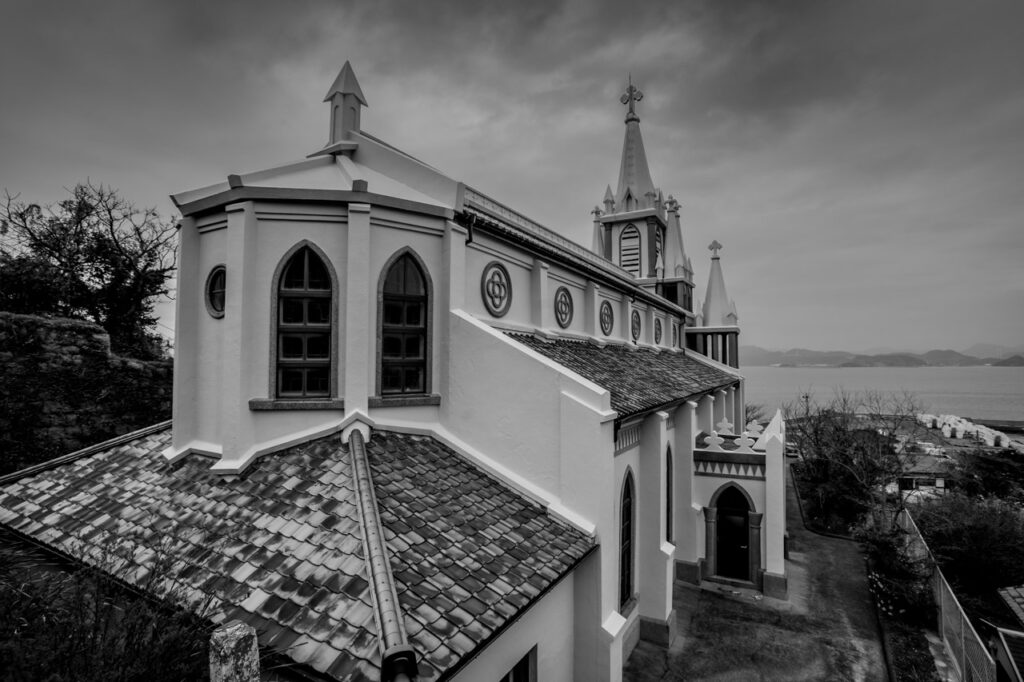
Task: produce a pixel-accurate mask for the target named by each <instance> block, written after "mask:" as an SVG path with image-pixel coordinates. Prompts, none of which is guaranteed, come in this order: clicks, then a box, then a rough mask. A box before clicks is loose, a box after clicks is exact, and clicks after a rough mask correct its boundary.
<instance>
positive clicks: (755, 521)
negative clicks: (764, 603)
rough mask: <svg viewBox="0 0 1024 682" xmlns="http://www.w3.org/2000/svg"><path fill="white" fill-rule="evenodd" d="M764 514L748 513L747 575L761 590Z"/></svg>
mask: <svg viewBox="0 0 1024 682" xmlns="http://www.w3.org/2000/svg"><path fill="white" fill-rule="evenodd" d="M763 517H764V514H758V513H756V512H747V530H748V536H747V547H748V548H749V549H748V550H747V560H748V565H747V575H748V576H749V577H750V581H751V582H752V583H754V584H755V585H757V586H758V587H759V588H760V586H761V585H760V582H761V581H760V577H761V519H762V518H763Z"/></svg>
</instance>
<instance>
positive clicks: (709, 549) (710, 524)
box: [704, 507, 718, 575]
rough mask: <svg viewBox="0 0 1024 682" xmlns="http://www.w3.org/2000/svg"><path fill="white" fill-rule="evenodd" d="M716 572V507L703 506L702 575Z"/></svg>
mask: <svg viewBox="0 0 1024 682" xmlns="http://www.w3.org/2000/svg"><path fill="white" fill-rule="evenodd" d="M717 572H718V508H717V507H704V575H715V573H717Z"/></svg>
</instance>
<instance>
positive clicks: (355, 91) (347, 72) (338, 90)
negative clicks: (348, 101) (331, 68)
mask: <svg viewBox="0 0 1024 682" xmlns="http://www.w3.org/2000/svg"><path fill="white" fill-rule="evenodd" d="M336 94H338V95H355V97H356V99H357V100H359V102H360V103H361V104H362V105H363V106H364V107H367V106H370V105H369V104H367V103H366V97H364V96H363V89H362V88H361V87H359V81H358V80H356V72H355V71H353V70H352V64H350V63H349V61H348V60H347V59H346V60H345V66H343V67H341V71H339V72H338V77H337V78H335V79H334V83H332V84H331V89H330V90H328V91H327V94H326V95H325V96H324V101H325V102H330V101H331V98H332V97H334V95H336Z"/></svg>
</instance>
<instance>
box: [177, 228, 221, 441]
mask: <svg viewBox="0 0 1024 682" xmlns="http://www.w3.org/2000/svg"><path fill="white" fill-rule="evenodd" d="M178 239H179V243H178V295H177V301H176V302H175V311H176V313H175V314H176V316H177V318H176V319H177V324H176V325H175V327H176V331H175V334H174V348H175V351H176V353H175V355H176V357H175V360H174V364H175V367H174V398H173V408H172V414H173V415H174V440H173V442H172V446H173V448H174V450H176V451H177V450H180V449H181V448H183V447H184V446H185V445H187V444H188V443H189V442H191V441H192V440H194V439H195V438H196V435H197V432H198V429H199V426H198V421H199V414H198V403H199V396H198V395H197V393H196V387H197V386H198V381H197V379H196V377H197V376H198V362H199V357H200V356H199V353H200V349H199V343H198V341H199V309H200V308H202V307H203V306H202V302H201V296H205V294H206V292H205V291H201V290H200V286H201V283H200V281H199V277H200V274H201V273H200V272H199V233H198V232H197V231H196V221H195V219H193V218H182V220H181V224H180V225H179V227H178ZM202 274H206V273H202ZM204 281H205V280H204ZM204 350H207V349H204ZM212 350H213V349H208V352H211V351H212Z"/></svg>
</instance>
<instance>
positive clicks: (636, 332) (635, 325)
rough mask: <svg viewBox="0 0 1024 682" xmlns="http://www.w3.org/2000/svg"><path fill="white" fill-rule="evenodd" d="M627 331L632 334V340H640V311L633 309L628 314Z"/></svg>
mask: <svg viewBox="0 0 1024 682" xmlns="http://www.w3.org/2000/svg"><path fill="white" fill-rule="evenodd" d="M629 331H630V332H632V334H633V340H634V341H638V340H640V311H639V310H634V311H633V314H632V315H630V316H629Z"/></svg>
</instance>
